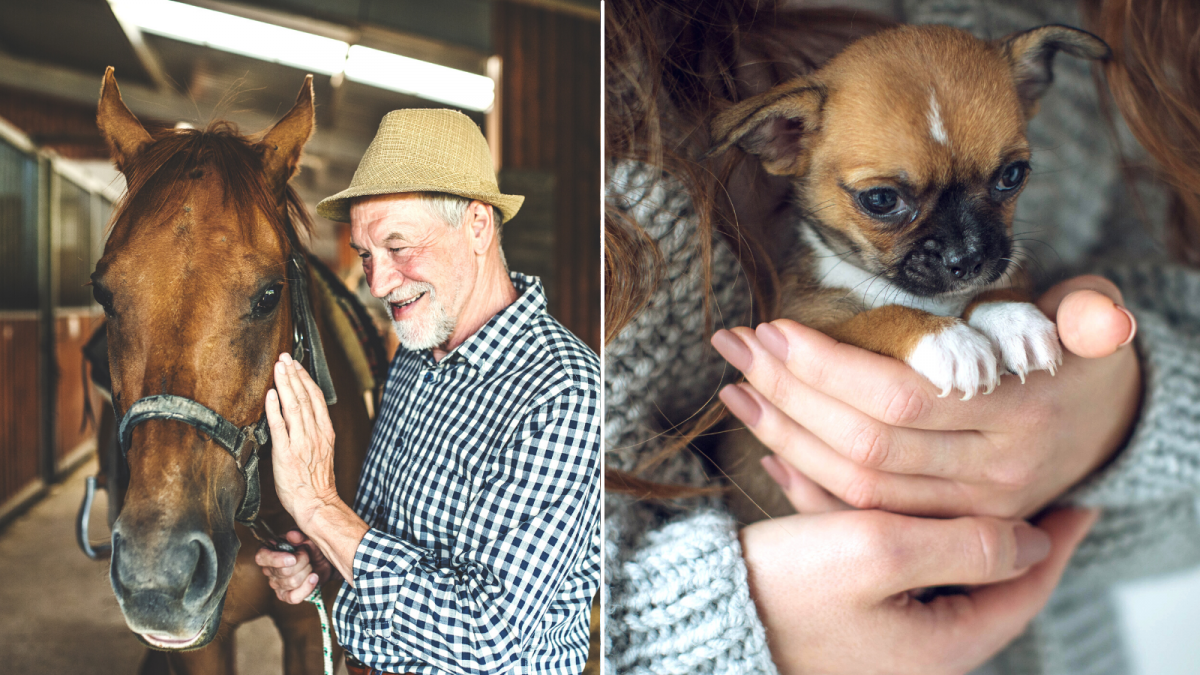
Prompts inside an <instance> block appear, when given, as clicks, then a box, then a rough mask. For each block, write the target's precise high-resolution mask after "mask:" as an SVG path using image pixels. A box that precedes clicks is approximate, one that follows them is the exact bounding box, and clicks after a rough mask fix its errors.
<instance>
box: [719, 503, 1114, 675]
mask: <svg viewBox="0 0 1200 675" xmlns="http://www.w3.org/2000/svg"><path fill="white" fill-rule="evenodd" d="M1095 518H1096V512H1095V511H1084V510H1071V509H1068V510H1062V511H1057V512H1054V513H1051V514H1050V515H1047V516H1046V517H1044V518H1043V519H1042V520H1041V521H1040V522H1039V523H1038V527H1037V528H1034V527H1031V526H1029V525H1028V524H1026V523H1024V522H1022V521H1012V520H1001V519H997V518H986V517H977V518H956V519H954V520H935V519H926V518H914V517H910V516H902V515H897V514H893V513H887V512H884V511H840V512H836V513H826V514H822V515H799V516H788V517H784V518H777V519H774V520H766V521H762V522H759V523H755V524H753V525H750V526H748V527H746V528H744V529H743V530H742V532H741V539H742V548H743V556H744V557H745V560H746V567H747V570H748V572H749V582H750V592H751V596H752V597H753V598H754V601H755V605H756V607H757V608H758V613H759V617H760V618H761V619H762V622H763V625H764V626H765V627H766V629H767V641H768V644H769V645H770V646H771V655H772V657H773V659H774V661H775V664H776V665H777V666H778V667H779V671H780V672H781V673H783V674H784V675H787V674H789V673H809V672H817V673H830V674H836V673H854V674H855V675H861V674H863V673H880V672H888V673H921V674H922V675H938V674H941V673H947V674H949V673H965V672H967V671H969V670H971V669H973V668H974V667H976V666H978V665H980V664H981V663H983V662H984V661H986V660H987V659H988V658H990V657H991V656H992V655H993V654H995V653H996V652H998V651H999V650H1000V649H1001V648H1002V647H1004V645H1006V644H1008V643H1009V642H1010V641H1011V640H1012V639H1013V638H1015V637H1016V636H1017V635H1018V634H1020V632H1021V631H1022V630H1023V629H1024V627H1025V625H1026V624H1027V623H1028V622H1029V621H1030V619H1032V618H1033V616H1034V615H1035V614H1037V612H1038V611H1040V610H1041V608H1042V607H1043V606H1044V605H1045V603H1046V601H1047V599H1049V597H1050V593H1051V592H1052V591H1053V590H1054V587H1055V586H1056V585H1057V584H1058V580H1059V577H1060V576H1061V575H1062V572H1063V569H1064V568H1065V567H1066V564H1067V561H1068V560H1069V559H1070V557H1071V554H1072V553H1073V552H1074V550H1075V546H1076V545H1077V544H1078V543H1079V542H1080V540H1082V539H1083V537H1084V535H1085V534H1086V533H1087V530H1088V528H1090V527H1091V525H1092V523H1093V522H1095ZM813 580H819V583H813ZM949 584H953V585H971V586H976V585H978V586H980V587H979V588H976V589H974V590H971V591H970V592H969V593H967V594H964V595H946V596H940V597H937V598H935V599H933V600H932V601H930V602H928V603H922V602H919V601H916V600H915V599H913V598H912V595H911V594H910V593H909V591H911V590H913V589H919V588H925V587H929V586H939V585H949Z"/></svg>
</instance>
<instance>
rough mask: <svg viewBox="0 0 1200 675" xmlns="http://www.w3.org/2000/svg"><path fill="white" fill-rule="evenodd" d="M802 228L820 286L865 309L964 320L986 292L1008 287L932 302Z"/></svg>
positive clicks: (997, 284)
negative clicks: (895, 308) (908, 310)
mask: <svg viewBox="0 0 1200 675" xmlns="http://www.w3.org/2000/svg"><path fill="white" fill-rule="evenodd" d="M801 227H803V230H802V232H803V236H804V240H805V242H807V243H808V245H809V246H811V247H812V250H813V259H814V261H815V262H816V265H815V269H816V276H817V282H818V283H819V284H820V285H821V286H824V287H825V288H844V289H846V292H847V293H849V294H851V295H853V296H854V297H855V298H857V299H858V300H859V301H860V302H862V304H863V307H864V308H865V309H875V308H876V307H883V306H884V305H903V306H905V307H912V308H913V309H920V310H923V311H926V312H929V313H930V314H936V315H938V316H962V313H963V311H964V310H966V308H967V304H968V303H969V302H971V299H972V298H973V297H975V296H976V295H979V294H980V293H981V292H983V291H985V290H991V289H994V288H1007V287H1008V280H1007V279H1004V278H1003V277H1002V278H1001V279H999V280H997V281H996V282H994V283H992V284H990V285H988V286H986V287H984V288H973V289H971V290H970V292H969V293H967V294H964V295H942V296H937V297H932V298H931V297H925V296H920V295H913V294H912V293H909V292H908V291H906V290H904V289H903V288H900V287H899V286H897V285H895V284H893V283H892V282H890V281H888V280H887V279H885V278H884V277H883V276H881V275H879V274H876V273H873V272H868V271H866V270H864V269H863V268H861V267H859V266H858V265H855V264H854V263H852V262H849V261H847V260H846V258H847V256H846V255H845V254H839V253H837V252H835V251H833V250H832V249H830V248H829V247H828V246H826V245H825V242H824V241H822V240H821V238H820V237H818V236H817V234H816V232H813V230H812V228H811V227H809V226H808V225H807V224H805V225H802V226H801Z"/></svg>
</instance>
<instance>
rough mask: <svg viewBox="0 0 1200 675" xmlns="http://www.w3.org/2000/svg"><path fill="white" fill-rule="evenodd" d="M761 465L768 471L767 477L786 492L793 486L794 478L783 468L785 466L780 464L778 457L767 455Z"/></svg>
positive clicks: (760, 461)
mask: <svg viewBox="0 0 1200 675" xmlns="http://www.w3.org/2000/svg"><path fill="white" fill-rule="evenodd" d="M759 463H760V464H762V467H763V469H765V470H766V472H767V475H768V476H770V477H771V478H772V479H773V480H774V481H775V482H776V483H778V484H779V487H781V488H783V489H784V490H786V489H788V487H790V486H791V484H792V477H791V475H790V474H789V473H788V472H787V469H785V468H783V464H782V463H781V462H780V460H779V458H778V457H776V456H775V455H767V456H766V457H763V458H762V459H761V460H759Z"/></svg>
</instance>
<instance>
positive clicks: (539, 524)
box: [334, 273, 601, 675]
mask: <svg viewBox="0 0 1200 675" xmlns="http://www.w3.org/2000/svg"><path fill="white" fill-rule="evenodd" d="M511 276H512V280H513V284H514V285H515V286H516V289H517V292H518V293H520V297H518V298H517V300H516V301H515V302H513V304H511V305H509V306H508V307H507V308H505V309H504V310H502V311H501V312H500V313H499V314H497V315H496V316H494V317H492V319H491V320H490V321H489V322H488V323H487V324H486V325H484V326H483V328H481V329H479V331H478V332H476V333H475V334H474V335H472V336H471V337H470V338H468V339H467V340H466V341H464V342H463V343H462V344H461V345H459V346H458V348H457V349H455V350H454V351H453V352H451V353H450V354H448V355H447V356H446V357H445V358H443V359H442V361H441V362H440V363H438V362H435V361H434V360H433V356H432V353H431V352H430V351H428V350H426V351H422V352H410V351H407V350H404V349H400V350H399V351H398V352H397V354H396V358H395V359H394V360H393V361H392V366H391V370H390V371H389V374H388V381H387V385H386V388H385V390H384V395H383V403H382V405H381V407H380V413H379V418H378V420H377V422H376V424H375V432H374V436H373V437H372V440H371V448H370V452H369V453H368V455H367V460H366V463H365V464H364V465H363V473H362V480H361V482H360V484H359V488H358V498H357V499H356V500H355V511H357V512H358V514H359V515H360V516H361V517H362V518H363V519H364V520H365V521H366V522H367V524H368V525H370V526H371V529H370V530H369V531H368V532H367V534H366V536H364V537H363V540H362V542H361V543H359V545H358V550H357V552H356V553H355V556H354V566H353V573H354V587H351V586H350V585H349V584H343V585H342V589H341V592H340V593H339V594H338V598H337V602H336V604H335V605H334V621H335V625H336V627H337V634H338V638H339V641H340V642H341V644H342V645H343V646H345V647H346V649H347V650H348V651H349V652H350V654H351V655H353V656H354V657H355V658H357V659H358V660H360V661H362V662H363V663H365V664H366V665H368V666H371V667H373V668H376V669H379V670H383V671H386V672H392V673H410V672H411V673H417V674H418V675H424V674H426V673H439V674H440V673H514V674H516V673H539V674H542V673H546V674H558V673H561V674H562V675H568V674H569V675H578V674H579V673H580V672H581V671H582V670H583V665H584V662H585V661H586V660H587V650H588V637H589V631H588V627H589V624H588V621H589V608H590V605H591V600H592V596H593V594H594V593H595V592H596V588H597V587H598V585H599V582H600V545H599V537H600V534H599V528H600V501H599V500H600V432H601V418H600V396H601V393H600V392H601V387H600V364H599V360H598V358H597V357H596V354H595V353H594V352H592V351H591V350H590V349H589V348H588V347H587V346H586V345H584V344H583V343H582V342H581V341H580V340H579V339H578V338H576V337H575V336H574V335H572V334H571V333H570V332H568V331H567V330H566V329H565V328H563V327H562V326H561V325H560V324H559V323H558V322H557V321H555V320H554V319H553V318H552V317H551V316H550V315H549V314H547V313H546V298H545V294H544V293H543V291H542V285H541V282H540V281H538V280H537V279H536V278H535V277H527V276H525V275H522V274H518V273H513V274H512V275H511Z"/></svg>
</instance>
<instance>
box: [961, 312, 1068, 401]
mask: <svg viewBox="0 0 1200 675" xmlns="http://www.w3.org/2000/svg"><path fill="white" fill-rule="evenodd" d="M967 323H968V324H970V326H971V327H972V328H974V329H975V330H977V331H979V332H980V333H983V334H984V335H986V336H988V337H989V338H991V340H992V342H994V343H996V346H997V347H999V348H1000V356H1001V358H1002V359H1003V360H1004V366H1005V367H1006V368H1008V372H1010V373H1013V374H1014V375H1016V376H1017V377H1020V378H1021V382H1022V383H1024V382H1025V375H1026V374H1027V373H1031V372H1033V371H1035V370H1048V371H1050V374H1051V375H1053V374H1054V373H1055V371H1057V370H1058V367H1059V366H1060V365H1062V345H1061V344H1059V342H1058V330H1057V329H1056V328H1055V327H1054V322H1053V321H1051V320H1050V319H1047V318H1046V315H1045V314H1042V311H1041V310H1040V309H1038V308H1037V307H1035V306H1033V305H1032V304H1030V303H1028V302H985V303H983V304H981V305H979V306H977V307H976V308H975V311H973V312H971V319H970V321H968V322H967Z"/></svg>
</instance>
